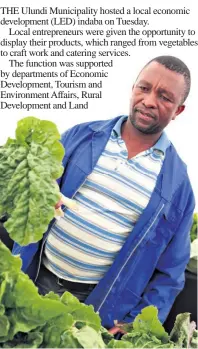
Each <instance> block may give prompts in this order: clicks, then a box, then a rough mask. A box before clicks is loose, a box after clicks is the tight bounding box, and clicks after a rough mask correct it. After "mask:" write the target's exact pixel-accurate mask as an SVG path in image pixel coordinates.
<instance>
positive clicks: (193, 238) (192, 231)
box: [190, 213, 198, 242]
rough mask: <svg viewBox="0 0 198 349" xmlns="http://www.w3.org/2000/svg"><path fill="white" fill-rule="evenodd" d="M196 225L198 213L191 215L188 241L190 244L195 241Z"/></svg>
mask: <svg viewBox="0 0 198 349" xmlns="http://www.w3.org/2000/svg"><path fill="white" fill-rule="evenodd" d="M197 224H198V213H194V215H193V223H192V226H191V229H190V239H191V242H193V241H194V240H195V239H197V237H198V236H197Z"/></svg>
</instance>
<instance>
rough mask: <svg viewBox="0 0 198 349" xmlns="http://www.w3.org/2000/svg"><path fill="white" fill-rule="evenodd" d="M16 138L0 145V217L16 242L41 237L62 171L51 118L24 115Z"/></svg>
mask: <svg viewBox="0 0 198 349" xmlns="http://www.w3.org/2000/svg"><path fill="white" fill-rule="evenodd" d="M15 135H16V138H15V139H11V138H8V140H7V142H6V144H5V145H4V146H3V147H1V148H0V192H1V195H0V217H1V216H4V215H7V217H8V219H7V221H6V222H5V223H4V226H5V228H6V230H7V231H8V233H9V234H10V237H11V238H12V239H13V240H14V241H16V242H18V243H19V244H20V245H28V244H30V243H32V242H36V241H38V240H40V239H41V238H42V235H43V234H44V232H45V231H46V230H47V227H48V225H49V223H50V221H51V220H52V218H53V217H54V213H55V208H54V206H55V205H56V203H57V202H58V201H59V199H60V197H61V194H60V191H59V187H58V185H57V183H56V179H57V178H59V177H60V176H61V174H62V172H63V167H62V158H63V156H64V148H63V146H62V144H61V143H60V142H59V139H60V134H59V132H58V130H57V127H56V125H55V124H54V123H53V122H50V121H46V120H40V119H37V118H35V117H26V118H24V119H22V120H20V121H19V122H18V124H17V129H16V132H15Z"/></svg>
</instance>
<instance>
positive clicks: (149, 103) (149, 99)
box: [142, 92, 157, 109]
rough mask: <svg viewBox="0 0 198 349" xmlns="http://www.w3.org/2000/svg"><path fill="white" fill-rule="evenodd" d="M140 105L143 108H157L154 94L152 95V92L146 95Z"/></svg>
mask: <svg viewBox="0 0 198 349" xmlns="http://www.w3.org/2000/svg"><path fill="white" fill-rule="evenodd" d="M142 103H143V105H144V106H145V108H152V109H155V108H156V107H157V98H156V95H155V93H153V92H150V93H147V94H146V95H145V96H144V99H143V102H142Z"/></svg>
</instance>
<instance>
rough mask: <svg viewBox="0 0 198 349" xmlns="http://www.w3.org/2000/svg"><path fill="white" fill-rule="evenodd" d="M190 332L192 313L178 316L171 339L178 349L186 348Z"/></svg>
mask: <svg viewBox="0 0 198 349" xmlns="http://www.w3.org/2000/svg"><path fill="white" fill-rule="evenodd" d="M189 330H190V313H183V314H179V315H177V316H176V320H175V323H174V327H173V329H172V331H171V333H170V339H171V340H172V341H173V342H174V343H175V344H176V346H177V347H178V348H182V347H184V348H186V347H187V343H188V337H189Z"/></svg>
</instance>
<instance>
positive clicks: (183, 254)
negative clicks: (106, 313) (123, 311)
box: [124, 210, 193, 323]
mask: <svg viewBox="0 0 198 349" xmlns="http://www.w3.org/2000/svg"><path fill="white" fill-rule="evenodd" d="M192 218H193V211H192V210H191V212H190V213H188V214H186V215H185V216H183V218H182V220H181V223H180V225H179V228H178V230H177V232H176V234H175V235H174V237H173V238H172V240H171V242H170V243H169V245H168V246H167V248H166V250H165V251H164V252H163V254H162V255H161V257H160V259H159V261H158V264H157V266H156V270H155V272H154V274H153V277H152V278H151V280H150V282H149V284H148V285H147V287H146V289H145V291H144V293H143V295H142V298H141V300H140V302H139V303H138V305H137V306H136V307H135V308H134V309H132V311H131V312H130V313H129V314H127V316H126V317H125V318H124V321H125V322H132V321H133V320H134V318H135V317H136V315H137V314H139V313H140V312H141V309H142V308H144V307H146V306H148V305H154V306H156V307H157V308H158V311H159V313H158V317H159V320H160V321H161V322H162V323H163V322H164V321H165V320H166V317H167V315H168V313H169V311H170V309H171V307H172V305H173V303H174V300H175V298H176V296H177V295H178V294H179V292H180V291H181V290H182V289H183V287H184V284H185V268H186V265H187V263H188V261H189V258H190V234H189V232H190V228H191V225H192Z"/></svg>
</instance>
